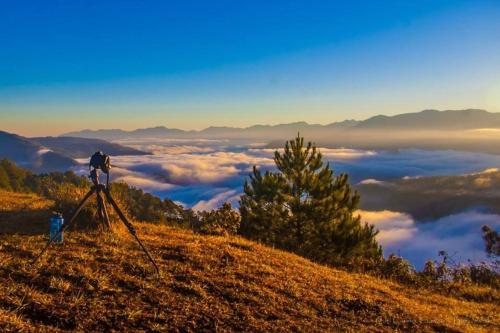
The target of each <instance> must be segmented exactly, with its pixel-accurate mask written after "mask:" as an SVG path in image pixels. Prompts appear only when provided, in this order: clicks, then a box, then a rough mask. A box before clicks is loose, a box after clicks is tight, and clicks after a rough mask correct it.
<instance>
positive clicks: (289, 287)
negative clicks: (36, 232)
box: [0, 224, 500, 332]
mask: <svg viewBox="0 0 500 333" xmlns="http://www.w3.org/2000/svg"><path fill="white" fill-rule="evenodd" d="M138 231H139V234H140V236H141V237H142V238H143V240H144V242H145V243H146V244H147V246H148V247H149V248H150V250H151V252H152V254H153V256H154V257H155V258H156V260H157V261H158V263H159V265H160V267H161V270H162V276H161V277H160V278H157V277H156V276H155V275H154V271H153V269H152V267H151V266H150V263H149V262H148V261H147V260H146V259H145V258H144V256H143V253H142V252H141V250H140V249H139V248H138V246H137V244H136V243H135V242H134V241H133V239H131V237H130V236H129V235H128V234H127V233H126V232H124V231H123V230H117V231H115V233H111V234H106V235H103V234H98V233H95V232H92V233H79V232H73V233H68V234H67V235H66V236H67V237H66V241H65V243H64V244H62V245H60V246H54V247H53V248H51V250H50V251H49V253H48V254H47V255H46V256H45V257H44V258H43V260H42V261H41V262H39V264H38V265H37V267H33V266H32V265H31V264H30V261H31V260H32V259H33V258H34V256H35V255H36V254H37V253H38V252H39V251H40V250H41V248H42V246H43V245H44V244H45V241H46V237H45V236H24V237H21V236H13V235H2V236H0V279H1V280H2V284H0V330H2V331H13V330H33V331H35V330H36V331H47V332H49V331H50V332H54V331H65V330H86V331H97V330H99V331H100V330H109V329H116V330H119V331H125V330H138V331H140V330H146V331H158V332H160V331H202V330H206V331H215V330H218V331H228V330H229V331H248V332H259V331H307V332H314V331H316V332H325V331H346V330H349V331H381V332H383V331H394V330H402V331H440V332H443V331H448V332H456V331H469V332H492V331H494V330H496V329H498V327H499V326H498V325H500V317H499V314H498V311H497V310H498V303H488V302H482V303H480V302H471V301H464V300H459V299H456V298H452V297H446V296H442V295H438V294H433V293H431V292H429V291H425V290H421V291H419V292H418V293H417V292H415V290H414V289H412V288H411V287H406V286H402V285H399V284H396V283H392V282H389V281H386V280H379V279H376V278H374V277H370V276H367V275H362V274H352V273H347V272H344V271H340V270H336V269H332V268H327V267H325V266H321V265H318V264H315V263H312V262H310V261H309V260H307V259H304V258H301V257H298V256H296V255H294V254H290V253H286V252H282V251H279V250H274V249H271V248H268V247H265V246H262V245H259V244H256V243H253V242H250V241H247V240H243V239H241V238H237V237H213V236H200V235H196V234H193V233H191V232H190V231H181V230H178V229H173V228H169V227H166V226H157V225H151V224H138ZM492 292H493V291H492Z"/></svg>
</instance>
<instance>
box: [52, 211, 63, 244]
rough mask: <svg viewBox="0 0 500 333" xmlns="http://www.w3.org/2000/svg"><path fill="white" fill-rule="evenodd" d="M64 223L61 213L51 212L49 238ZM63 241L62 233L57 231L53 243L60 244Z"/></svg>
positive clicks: (53, 235)
mask: <svg viewBox="0 0 500 333" xmlns="http://www.w3.org/2000/svg"><path fill="white" fill-rule="evenodd" d="M63 224H64V219H63V217H62V214H61V213H55V212H54V213H53V214H52V216H51V217H50V239H52V238H53V237H55V236H56V235H57V234H58V233H59V231H60V230H61V228H62V226H63ZM62 242H63V233H62V232H61V233H59V234H58V235H57V237H56V238H55V239H54V243H57V244H61V243H62Z"/></svg>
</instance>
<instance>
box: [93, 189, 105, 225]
mask: <svg viewBox="0 0 500 333" xmlns="http://www.w3.org/2000/svg"><path fill="white" fill-rule="evenodd" d="M95 194H96V201H97V216H98V217H99V221H101V223H103V222H104V216H103V215H102V198H101V196H100V195H99V190H97V192H96V193H95ZM99 199H100V200H99Z"/></svg>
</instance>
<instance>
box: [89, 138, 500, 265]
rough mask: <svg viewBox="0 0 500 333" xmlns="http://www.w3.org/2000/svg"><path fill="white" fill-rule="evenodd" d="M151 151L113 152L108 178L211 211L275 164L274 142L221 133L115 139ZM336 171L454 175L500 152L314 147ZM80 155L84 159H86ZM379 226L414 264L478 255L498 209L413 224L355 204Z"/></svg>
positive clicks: (354, 178)
mask: <svg viewBox="0 0 500 333" xmlns="http://www.w3.org/2000/svg"><path fill="white" fill-rule="evenodd" d="M121 143H122V144H126V145H128V146H132V147H134V148H138V149H142V150H147V151H150V152H152V153H153V154H152V155H146V156H118V157H113V160H112V163H113V166H114V168H113V172H112V179H113V180H114V181H125V182H127V183H129V184H130V185H133V186H136V187H138V188H142V189H144V190H145V191H148V192H151V193H154V194H156V195H158V196H160V197H168V198H171V199H172V200H174V201H176V202H177V203H179V204H182V205H184V206H186V207H191V208H193V209H194V210H210V209H213V208H216V207H218V206H220V205H221V204H222V203H224V202H231V203H232V204H233V205H235V206H237V204H238V199H239V196H240V195H241V193H242V189H243V183H244V181H245V179H247V177H248V175H249V174H250V172H251V171H252V167H253V166H254V165H256V166H258V167H259V168H260V169H261V170H262V171H265V170H273V169H274V161H273V156H274V151H275V150H274V149H267V148H265V147H264V144H262V143H254V142H238V143H234V142H229V141H224V140H142V141H127V142H121ZM320 151H321V153H322V155H323V156H324V158H325V159H326V160H327V161H328V162H329V163H330V166H331V167H332V168H333V169H334V171H335V172H336V173H341V172H346V173H348V174H349V176H350V179H351V183H353V184H356V183H360V182H361V183H367V182H383V181H384V180H387V179H394V178H403V177H419V176H435V175H458V174H465V173H474V172H479V171H482V170H485V169H488V168H491V167H497V166H500V156H496V155H489V154H483V153H464V152H457V151H425V150H418V149H405V150H400V151H373V150H357V149H345V148H341V149H329V148H321V149H320ZM85 162H86V161H85ZM360 213H361V215H362V216H363V219H364V220H365V221H367V222H369V223H371V224H374V225H375V226H376V227H377V228H378V229H379V230H380V233H379V235H378V240H379V242H380V243H381V244H382V245H383V247H384V252H385V254H389V253H392V252H393V253H398V254H400V255H402V256H404V257H406V258H408V259H409V260H411V262H412V263H414V264H415V265H416V266H418V267H420V266H421V265H422V264H423V262H424V261H425V259H427V258H437V253H438V251H440V250H445V251H447V252H448V253H449V254H451V255H454V256H455V258H456V259H457V260H459V261H465V260H466V259H471V260H474V261H479V260H483V259H484V254H483V252H484V250H483V243H482V239H481V231H480V228H481V225H482V224H489V225H492V226H496V227H500V216H498V215H492V214H485V213H481V212H474V211H470V212H463V213H461V214H457V215H453V216H448V217H444V218H441V219H439V220H436V221H430V222H427V223H425V224H424V223H419V222H418V221H414V220H413V219H412V218H411V217H410V216H408V215H406V214H403V213H400V212H391V211H380V212H366V211H361V212H360Z"/></svg>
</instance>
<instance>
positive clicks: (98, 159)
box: [89, 151, 111, 173]
mask: <svg viewBox="0 0 500 333" xmlns="http://www.w3.org/2000/svg"><path fill="white" fill-rule="evenodd" d="M90 168H94V169H100V170H102V172H104V173H109V169H111V161H110V159H109V155H106V154H104V153H103V152H102V151H98V152H95V154H94V155H92V157H91V158H90V162H89V169H90Z"/></svg>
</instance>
